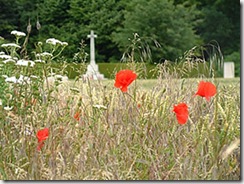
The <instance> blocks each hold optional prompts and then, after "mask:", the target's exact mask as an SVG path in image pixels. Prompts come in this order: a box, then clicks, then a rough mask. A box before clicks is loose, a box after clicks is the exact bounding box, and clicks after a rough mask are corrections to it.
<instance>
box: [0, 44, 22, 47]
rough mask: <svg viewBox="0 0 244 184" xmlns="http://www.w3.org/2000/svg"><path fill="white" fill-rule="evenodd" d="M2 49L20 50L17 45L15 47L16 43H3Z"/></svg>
mask: <svg viewBox="0 0 244 184" xmlns="http://www.w3.org/2000/svg"><path fill="white" fill-rule="evenodd" d="M1 46H2V47H6V48H12V47H14V48H21V47H20V46H19V45H17V44H16V43H4V44H2V45H1Z"/></svg>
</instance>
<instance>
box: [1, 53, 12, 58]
mask: <svg viewBox="0 0 244 184" xmlns="http://www.w3.org/2000/svg"><path fill="white" fill-rule="evenodd" d="M0 59H11V56H9V55H6V54H0Z"/></svg>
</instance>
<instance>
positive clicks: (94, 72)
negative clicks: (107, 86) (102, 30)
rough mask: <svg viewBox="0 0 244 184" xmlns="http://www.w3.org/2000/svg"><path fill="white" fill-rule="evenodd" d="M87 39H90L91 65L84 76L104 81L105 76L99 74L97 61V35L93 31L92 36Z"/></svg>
mask: <svg viewBox="0 0 244 184" xmlns="http://www.w3.org/2000/svg"><path fill="white" fill-rule="evenodd" d="M87 37H88V38H90V64H89V65H88V66H87V71H86V73H85V74H84V75H83V78H84V79H94V80H102V79H104V75H103V74H101V73H100V72H99V70H98V65H97V64H96V61H95V38H96V37H97V35H95V34H94V31H93V30H91V34H90V35H87Z"/></svg>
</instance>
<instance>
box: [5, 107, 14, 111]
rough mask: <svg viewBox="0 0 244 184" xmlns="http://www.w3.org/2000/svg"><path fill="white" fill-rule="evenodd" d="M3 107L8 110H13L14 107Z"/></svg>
mask: <svg viewBox="0 0 244 184" xmlns="http://www.w3.org/2000/svg"><path fill="white" fill-rule="evenodd" d="M3 109H4V110H6V111H11V110H12V109H13V107H9V106H6V107H4V108H3Z"/></svg>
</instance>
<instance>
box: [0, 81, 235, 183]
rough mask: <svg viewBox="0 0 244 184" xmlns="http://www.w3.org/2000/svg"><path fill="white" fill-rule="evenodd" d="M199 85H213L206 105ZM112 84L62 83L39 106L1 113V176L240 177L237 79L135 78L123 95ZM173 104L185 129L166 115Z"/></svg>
mask: <svg viewBox="0 0 244 184" xmlns="http://www.w3.org/2000/svg"><path fill="white" fill-rule="evenodd" d="M200 80H209V81H211V82H213V83H214V84H215V85H216V87H217V94H216V95H215V96H214V97H212V99H211V101H210V102H208V101H206V100H205V99H203V98H201V97H199V96H194V94H195V93H196V91H197V87H198V83H199V81H200ZM113 84H114V80H104V81H87V82H82V81H78V82H74V81H69V82H64V83H62V84H59V85H56V86H55V85H53V86H52V85H50V86H49V90H52V93H50V96H48V95H47V99H46V101H45V100H44V99H43V98H42V99H38V100H37V102H36V103H34V104H33V103H32V104H31V105H28V104H27V105H25V104H26V102H24V101H20V102H19V103H20V104H19V107H21V108H14V109H12V110H10V111H6V110H3V108H1V117H2V121H1V129H0V130H1V133H0V135H1V148H0V151H1V156H0V179H2V180H239V179H240V148H239V142H240V90H239V89H240V79H239V78H235V79H189V80H184V79H178V80H176V79H170V78H169V79H161V80H136V81H134V82H133V83H132V84H131V85H130V86H129V90H128V92H127V93H122V92H121V91H120V90H119V89H117V88H115V87H114V86H113ZM44 101H45V102H44ZM180 102H185V103H187V104H189V112H190V115H189V119H188V121H187V123H186V124H185V125H179V124H178V123H177V120H176V117H175V114H174V113H173V112H172V110H173V105H174V104H177V103H180ZM77 112H79V114H80V118H79V119H77V118H74V116H75V114H76V113H77ZM3 115H4V118H3ZM44 127H48V128H49V130H50V134H49V137H48V139H47V140H46V141H45V144H44V147H43V148H42V150H41V151H37V149H36V147H37V145H38V143H37V138H36V132H37V131H38V130H40V129H42V128H44Z"/></svg>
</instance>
